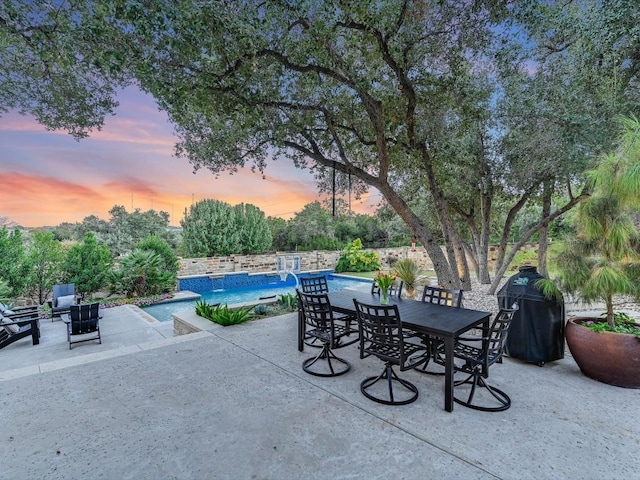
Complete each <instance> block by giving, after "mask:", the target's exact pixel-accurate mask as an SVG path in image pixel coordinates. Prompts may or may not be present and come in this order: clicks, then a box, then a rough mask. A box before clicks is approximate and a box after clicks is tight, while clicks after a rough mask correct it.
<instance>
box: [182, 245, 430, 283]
mask: <svg viewBox="0 0 640 480" xmlns="http://www.w3.org/2000/svg"><path fill="white" fill-rule="evenodd" d="M365 251H368V252H371V251H375V252H377V253H378V256H379V257H380V263H381V265H382V268H383V269H388V268H389V260H391V259H396V260H401V259H403V258H411V259H412V260H414V261H415V262H416V263H417V264H418V265H420V266H421V267H422V268H425V269H433V265H432V264H431V260H429V256H428V255H427V252H426V251H425V250H424V249H423V248H415V249H412V248H411V247H396V248H379V249H375V250H374V249H365ZM342 253H343V252H342V250H339V251H331V250H313V251H311V252H276V253H267V254H263V255H230V256H228V257H206V258H181V259H180V272H179V273H178V275H179V276H180V277H189V276H198V275H215V274H221V273H234V272H251V273H259V272H275V271H276V270H277V269H278V264H277V262H278V256H279V255H298V256H300V270H302V271H313V270H333V269H334V268H335V267H336V265H337V264H338V260H339V259H340V257H341V256H342Z"/></svg>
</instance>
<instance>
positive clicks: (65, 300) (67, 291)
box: [49, 283, 80, 322]
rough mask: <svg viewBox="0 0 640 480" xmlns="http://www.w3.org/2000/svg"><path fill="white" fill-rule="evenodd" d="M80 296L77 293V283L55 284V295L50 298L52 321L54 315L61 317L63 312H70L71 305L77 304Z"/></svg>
mask: <svg viewBox="0 0 640 480" xmlns="http://www.w3.org/2000/svg"><path fill="white" fill-rule="evenodd" d="M79 300H80V297H79V296H77V295H76V285H75V284H74V283H65V284H60V285H54V286H53V296H52V298H51V300H49V307H50V308H51V321H52V322H53V318H54V317H59V316H60V315H62V314H63V313H69V307H70V306H71V305H77V304H78V303H79Z"/></svg>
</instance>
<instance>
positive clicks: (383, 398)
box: [353, 299, 428, 405]
mask: <svg viewBox="0 0 640 480" xmlns="http://www.w3.org/2000/svg"><path fill="white" fill-rule="evenodd" d="M353 303H354V305H355V308H356V314H357V316H358V326H359V328H360V358H365V357H367V356H369V355H374V356H376V357H378V358H379V359H380V360H382V361H383V362H385V364H384V370H383V371H382V373H381V374H380V375H378V376H377V377H368V378H365V379H364V380H363V381H362V382H361V383H360V391H361V392H362V394H363V395H364V396H365V397H367V398H369V399H370V400H373V401H374V402H378V403H382V404H385V405H406V404H408V403H411V402H414V401H415V400H417V398H418V388H417V387H416V386H415V385H414V384H412V383H411V382H409V381H407V380H405V379H402V378H400V377H399V376H398V375H397V374H396V372H395V371H394V370H393V366H394V365H397V366H398V368H399V369H400V371H404V370H410V369H412V368H415V367H417V366H419V365H420V364H421V363H424V362H425V361H427V359H428V350H427V348H426V347H425V346H424V345H420V344H416V343H410V342H406V341H405V338H404V337H405V335H404V332H403V329H402V322H401V320H400V314H399V313H398V307H397V306H396V305H366V304H364V303H360V302H358V301H357V300H356V299H354V300H353ZM380 380H383V381H385V380H386V382H383V383H386V388H379V389H378V390H376V388H375V387H374V385H376V384H377V383H378V382H379V381H380ZM394 386H396V390H395V391H394ZM379 390H382V391H379ZM399 390H400V391H399ZM398 394H400V397H401V398H398V397H397V395H398Z"/></svg>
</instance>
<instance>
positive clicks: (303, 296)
mask: <svg viewBox="0 0 640 480" xmlns="http://www.w3.org/2000/svg"><path fill="white" fill-rule="evenodd" d="M296 292H297V294H298V302H299V303H300V306H301V308H302V314H303V315H304V321H305V324H306V326H307V329H306V332H307V335H308V336H309V337H311V338H317V339H318V341H319V342H320V344H321V346H322V348H321V350H320V352H319V353H318V354H317V355H316V356H315V357H311V358H307V359H306V360H305V361H304V362H303V363H302V369H303V370H304V371H305V372H307V373H309V374H311V375H316V376H319V377H336V376H338V375H343V374H345V373H347V372H348V371H349V369H350V368H351V365H349V362H347V361H346V360H344V359H342V358H339V357H337V356H336V355H335V353H333V349H334V348H335V347H334V346H335V345H337V344H338V343H339V342H340V341H341V340H342V339H343V338H345V337H347V336H348V335H350V334H351V332H350V331H349V330H348V329H347V328H345V327H344V326H343V325H338V324H336V322H335V318H334V313H333V310H332V309H331V303H329V297H328V296H327V294H326V293H320V294H313V293H303V292H301V291H300V290H298V289H296ZM356 341H357V338H356ZM351 343H354V342H353V341H352V342H351ZM314 365H316V366H317V367H321V365H324V366H325V367H324V368H315V369H314V368H312V367H313V366H314Z"/></svg>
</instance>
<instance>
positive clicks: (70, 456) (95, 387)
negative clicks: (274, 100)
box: [0, 306, 640, 479]
mask: <svg viewBox="0 0 640 480" xmlns="http://www.w3.org/2000/svg"><path fill="white" fill-rule="evenodd" d="M100 329H101V335H102V344H98V343H97V342H88V343H86V344H83V345H79V346H78V347H77V348H74V349H73V350H69V349H68V344H67V339H66V331H65V325H64V324H63V323H62V322H53V323H51V322H48V321H44V322H42V337H41V342H40V344H39V345H35V346H34V345H31V339H30V338H26V339H22V340H20V341H18V342H15V343H14V344H12V345H10V346H8V347H6V348H4V349H2V350H0V392H1V396H0V398H2V405H3V407H4V410H5V411H8V410H9V409H10V411H11V414H10V415H4V417H3V435H2V436H1V437H0V445H1V446H2V450H3V452H4V454H5V455H4V460H3V462H2V463H1V464H0V477H2V478H16V479H20V478H42V479H46V478H91V477H92V476H94V474H96V473H98V472H99V473H100V475H102V476H104V477H105V478H135V479H144V478H181V479H190V478H193V479H202V478H238V479H243V478H265V479H281V478H297V479H302V478H314V479H318V478H320V479H336V478H405V479H413V478H416V479H417V478H420V479H423V478H431V477H438V478H455V479H482V478H487V479H523V478H536V479H557V478H582V479H590V478H593V479H617V478H634V476H636V475H637V456H638V451H639V447H640V422H639V421H638V419H639V418H640V414H639V413H638V398H639V396H638V391H637V390H630V389H623V388H616V387H611V386H608V385H604V384H600V383H598V382H595V381H593V380H590V379H588V378H586V377H584V376H583V375H582V374H581V373H580V371H579V370H578V367H577V366H576V364H575V363H574V361H573V359H572V358H571V357H570V355H566V356H565V358H564V359H562V360H559V361H556V362H550V363H548V364H546V365H545V366H544V367H538V366H537V365H535V364H527V363H524V362H521V361H517V360H512V359H509V358H506V359H505V360H504V362H503V363H502V364H499V365H496V366H494V367H493V368H492V369H491V377H490V380H491V384H492V385H495V386H497V387H499V388H504V389H505V390H506V391H508V392H509V396H510V397H511V400H512V405H511V408H510V409H509V410H507V411H504V412H499V413H485V412H479V411H476V410H471V409H468V408H464V407H462V406H460V405H456V408H455V409H454V411H453V412H451V413H449V412H446V411H445V410H444V408H443V404H442V398H443V377H442V376H433V375H424V374H421V373H419V372H415V371H411V370H408V371H405V372H403V377H406V378H407V380H409V381H410V382H411V383H413V384H415V385H417V386H418V388H419V389H420V396H419V398H418V399H417V400H416V401H415V402H413V403H411V404H408V405H402V406H394V407H389V406H387V405H382V404H379V403H376V402H372V401H370V400H368V399H367V398H366V397H364V396H363V395H362V394H361V392H360V382H361V381H362V379H363V378H366V377H369V376H376V375H378V374H379V372H380V367H381V365H380V360H378V359H377V358H375V357H373V356H370V357H368V358H364V359H360V358H359V352H358V349H357V345H351V346H348V347H345V348H342V349H340V356H341V357H344V358H345V360H346V361H348V362H349V363H350V365H351V370H350V371H349V372H348V373H346V374H344V375H341V376H338V377H318V376H313V375H308V374H306V373H305V372H304V371H303V370H302V367H301V364H302V361H303V360H304V358H306V357H308V356H309V352H307V351H305V352H299V351H298V350H297V348H296V346H297V341H298V331H297V314H296V313H291V314H288V315H283V316H279V317H272V318H266V319H262V320H258V321H252V322H248V323H245V324H241V325H236V326H232V327H220V326H218V325H215V324H211V325H210V326H209V327H208V328H207V331H203V332H199V333H196V334H190V335H184V336H181V337H172V325H171V324H170V322H154V321H153V319H151V318H150V317H149V316H148V315H146V314H145V313H144V312H142V311H141V310H139V309H137V308H136V307H129V306H127V307H116V308H111V309H105V310H104V316H103V318H102V319H101V320H100ZM78 405H82V408H83V412H84V413H83V415H82V418H80V419H76V418H77V417H76V416H75V410H76V409H77V406H78ZM611 405H615V408H612V407H611Z"/></svg>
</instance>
